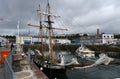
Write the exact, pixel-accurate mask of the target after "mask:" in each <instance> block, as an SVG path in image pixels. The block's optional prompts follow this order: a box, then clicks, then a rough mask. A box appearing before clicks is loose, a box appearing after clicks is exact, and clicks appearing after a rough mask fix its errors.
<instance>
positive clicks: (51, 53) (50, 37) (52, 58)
mask: <svg viewBox="0 0 120 79" xmlns="http://www.w3.org/2000/svg"><path fill="white" fill-rule="evenodd" d="M47 7H48V14H50V4H49V2H48V5H47ZM51 23H52V22H51V15H48V27H49V53H50V62H51V63H53V62H54V54H53V45H52V24H51Z"/></svg>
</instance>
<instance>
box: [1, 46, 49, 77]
mask: <svg viewBox="0 0 120 79" xmlns="http://www.w3.org/2000/svg"><path fill="white" fill-rule="evenodd" d="M6 49H7V50H9V49H8V48H4V47H0V51H1V50H6ZM9 54H11V53H9ZM6 60H7V58H6ZM6 60H5V62H4V63H1V52H0V79H6V78H7V79H17V78H16V76H15V75H13V74H15V72H14V71H13V74H11V71H9V69H8V68H9V67H7V65H9V64H6ZM8 63H9V62H8ZM6 67H7V69H6ZM11 69H12V67H11ZM30 69H31V70H32V71H33V73H34V76H33V78H31V79H48V77H47V76H46V75H45V74H44V73H43V72H42V71H41V70H40V69H39V68H38V67H37V66H36V65H35V64H34V63H33V62H32V61H31V63H30ZM6 70H7V71H6ZM12 70H13V69H12ZM5 72H7V73H9V74H10V75H11V76H14V78H8V77H9V76H10V75H9V74H7V73H5ZM5 74H6V75H5Z"/></svg>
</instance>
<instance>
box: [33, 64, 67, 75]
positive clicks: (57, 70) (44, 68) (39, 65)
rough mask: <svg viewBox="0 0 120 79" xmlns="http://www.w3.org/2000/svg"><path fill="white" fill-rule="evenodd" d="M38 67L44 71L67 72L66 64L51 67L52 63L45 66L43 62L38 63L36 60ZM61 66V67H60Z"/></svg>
mask: <svg viewBox="0 0 120 79" xmlns="http://www.w3.org/2000/svg"><path fill="white" fill-rule="evenodd" d="M34 63H35V64H36V65H37V66H38V67H39V69H41V70H42V71H43V72H44V73H57V74H65V73H66V67H64V66H59V65H52V66H53V67H52V68H51V67H49V66H51V64H44V65H46V67H45V66H43V65H41V64H39V63H36V62H34ZM54 66H56V67H54ZM58 67H59V68H58Z"/></svg>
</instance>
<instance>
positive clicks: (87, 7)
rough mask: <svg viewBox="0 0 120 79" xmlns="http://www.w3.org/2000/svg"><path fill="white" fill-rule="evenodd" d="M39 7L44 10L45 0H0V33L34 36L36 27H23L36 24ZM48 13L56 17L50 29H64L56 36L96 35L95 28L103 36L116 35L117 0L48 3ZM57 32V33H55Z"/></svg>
mask: <svg viewBox="0 0 120 79" xmlns="http://www.w3.org/2000/svg"><path fill="white" fill-rule="evenodd" d="M39 4H41V7H42V8H44V9H42V10H43V11H45V10H46V9H45V4H46V0H0V19H4V20H3V21H0V34H15V33H17V21H18V20H19V21H20V32H21V33H27V32H28V31H29V30H30V32H31V33H33V34H36V33H37V32H38V28H33V27H29V26H27V24H28V23H31V24H39V16H38V14H37V12H36V10H37V9H38V5H39ZM50 4H51V11H52V12H51V13H53V14H56V15H60V16H61V17H60V18H56V20H55V18H54V21H55V24H54V25H53V26H54V27H61V28H68V31H67V32H64V31H58V33H96V29H97V28H99V29H100V31H101V32H104V33H120V0H50ZM56 32H57V31H56Z"/></svg>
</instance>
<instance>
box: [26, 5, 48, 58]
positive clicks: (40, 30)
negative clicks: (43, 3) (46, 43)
mask: <svg viewBox="0 0 120 79" xmlns="http://www.w3.org/2000/svg"><path fill="white" fill-rule="evenodd" d="M37 12H38V13H39V15H40V23H39V24H40V25H32V24H28V26H33V27H38V28H39V41H41V44H40V45H41V48H40V49H41V53H42V58H43V60H44V53H43V28H46V27H45V26H43V25H42V14H43V13H40V12H41V9H40V5H39V9H38V10H37Z"/></svg>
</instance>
